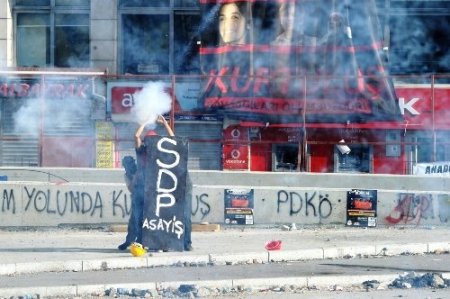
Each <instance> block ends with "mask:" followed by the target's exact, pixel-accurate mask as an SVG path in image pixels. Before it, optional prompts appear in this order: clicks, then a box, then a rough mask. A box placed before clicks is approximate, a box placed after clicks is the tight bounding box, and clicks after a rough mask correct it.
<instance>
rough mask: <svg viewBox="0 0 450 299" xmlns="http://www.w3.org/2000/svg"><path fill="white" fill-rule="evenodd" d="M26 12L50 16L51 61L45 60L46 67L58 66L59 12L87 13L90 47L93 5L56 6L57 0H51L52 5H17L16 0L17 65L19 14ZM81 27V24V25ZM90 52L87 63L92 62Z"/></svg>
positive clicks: (16, 53)
mask: <svg viewBox="0 0 450 299" xmlns="http://www.w3.org/2000/svg"><path fill="white" fill-rule="evenodd" d="M25 13H31V14H46V15H48V17H49V30H50V41H49V42H50V44H49V45H48V49H47V50H46V51H48V52H49V53H48V54H49V55H50V60H49V62H48V63H47V62H45V66H44V67H58V66H55V61H56V59H55V53H56V50H55V49H56V22H55V20H56V16H57V15H58V14H82V15H87V17H88V20H89V23H88V25H87V27H89V30H88V31H89V40H88V44H89V47H90V27H91V24H90V20H91V7H90V5H89V6H84V5H74V6H56V0H50V5H48V6H42V5H41V6H39V5H36V6H33V5H16V1H15V0H14V3H13V16H14V37H15V38H14V40H15V42H14V53H15V58H16V59H15V60H16V65H17V66H21V65H19V42H20V41H19V38H18V16H19V15H20V14H25ZM80 27H81V26H80ZM90 56H91V55H90V53H89V59H88V61H86V63H87V64H88V65H89V64H90V60H91V58H90Z"/></svg>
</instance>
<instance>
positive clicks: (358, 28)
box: [200, 0, 400, 123]
mask: <svg viewBox="0 0 450 299" xmlns="http://www.w3.org/2000/svg"><path fill="white" fill-rule="evenodd" d="M200 3H201V4H202V8H203V18H202V22H203V23H202V24H201V26H200V30H202V32H201V39H202V47H201V48H200V59H201V70H202V73H203V74H204V75H205V78H206V79H205V80H206V81H205V83H204V89H203V96H202V104H203V106H204V107H205V108H206V109H211V110H213V111H216V112H223V113H224V114H225V115H228V116H229V117H231V118H236V119H240V120H265V121H270V122H278V123H285V122H298V121H300V120H302V119H303V118H306V121H311V122H334V121H336V122H341V121H348V120H351V121H367V120H396V119H400V118H399V117H400V113H399V109H398V105H397V102H396V96H395V93H394V89H393V85H392V83H391V81H390V79H389V78H388V77H387V72H386V70H385V65H384V64H385V61H384V58H383V55H384V54H383V49H382V39H381V34H380V33H381V31H380V25H379V23H378V17H377V14H376V5H375V1H374V0H368V1H359V0H358V1H356V0H347V1H331V0H247V1H239V0H200Z"/></svg>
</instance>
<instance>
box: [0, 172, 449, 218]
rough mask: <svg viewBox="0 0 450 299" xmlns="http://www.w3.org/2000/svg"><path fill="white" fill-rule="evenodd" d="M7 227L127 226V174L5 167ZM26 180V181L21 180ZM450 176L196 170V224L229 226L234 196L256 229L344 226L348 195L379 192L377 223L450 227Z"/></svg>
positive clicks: (191, 184)
mask: <svg viewBox="0 0 450 299" xmlns="http://www.w3.org/2000/svg"><path fill="white" fill-rule="evenodd" d="M0 175H3V176H7V177H8V181H5V182H0V192H1V194H2V197H1V198H0V206H1V210H0V227H4V226H58V225H59V224H65V223H71V224H80V223H84V224H96V223H110V224H112V223H122V224H124V223H127V220H128V218H129V213H130V206H131V203H130V194H129V192H128V190H127V189H126V187H125V184H124V183H123V181H122V180H123V170H120V169H114V170H102V169H86V168H84V169H69V168H53V169H47V168H26V169H18V168H0ZM19 180H22V181H19ZM449 187H450V177H433V178H428V177H414V176H394V175H361V174H313V173H250V172H245V173H237V172H220V171H190V172H189V178H188V182H187V187H186V189H187V193H186V195H185V199H186V200H190V201H191V202H192V221H193V222H194V223H200V222H209V223H225V215H224V210H225V197H226V196H225V195H226V194H227V190H232V191H236V192H238V191H239V192H243V194H251V195H248V196H249V200H248V202H249V206H250V207H251V208H252V209H253V216H254V218H253V221H254V223H255V224H258V225H261V224H279V223H285V224H286V223H287V224H290V223H298V224H301V225H305V224H309V225H316V224H336V223H337V224H345V223H346V222H347V218H346V209H347V195H348V192H350V191H351V190H352V189H354V188H361V189H363V190H376V191H377V221H378V224H392V225H397V224H400V225H401V224H409V225H447V226H448V225H449V224H450V191H448V190H450V188H449Z"/></svg>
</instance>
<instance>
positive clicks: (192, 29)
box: [119, 1, 200, 74]
mask: <svg viewBox="0 0 450 299" xmlns="http://www.w3.org/2000/svg"><path fill="white" fill-rule="evenodd" d="M156 2H159V1H145V3H144V2H140V1H121V2H120V6H119V9H120V11H119V13H120V15H121V17H120V25H119V26H120V33H119V39H120V44H119V53H120V55H119V70H120V72H121V73H125V74H171V73H181V74H183V73H194V74H195V73H198V72H199V61H198V59H199V58H198V47H199V46H198V45H197V42H196V40H197V38H196V36H197V35H198V32H197V31H198V24H199V22H200V12H199V9H198V5H196V6H194V5H191V4H189V3H190V1H175V3H174V4H173V5H174V7H176V9H175V8H171V9H167V8H161V7H158V6H156ZM167 3H169V2H167ZM167 3H166V4H167ZM167 5H168V4H167ZM167 5H166V6H167ZM155 6H156V7H155Z"/></svg>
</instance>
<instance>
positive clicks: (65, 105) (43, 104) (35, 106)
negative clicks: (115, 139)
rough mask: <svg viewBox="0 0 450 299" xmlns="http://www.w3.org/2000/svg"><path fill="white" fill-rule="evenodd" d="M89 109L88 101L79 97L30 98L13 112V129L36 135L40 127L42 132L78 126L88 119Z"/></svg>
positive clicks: (19, 132)
mask: <svg viewBox="0 0 450 299" xmlns="http://www.w3.org/2000/svg"><path fill="white" fill-rule="evenodd" d="M90 110H91V106H90V104H89V102H88V101H82V100H80V99H77V100H67V99H65V100H62V99H44V100H43V99H37V98H36V99H30V100H28V101H26V103H25V104H24V105H23V106H21V107H20V108H19V109H18V110H17V112H16V113H14V114H13V118H14V131H15V133H17V134H24V135H31V136H33V137H37V136H38V135H39V133H40V130H41V127H42V128H43V133H44V134H46V133H50V132H62V131H64V130H66V129H67V128H70V127H78V128H79V127H80V125H82V124H83V123H87V122H88V121H89V115H90Z"/></svg>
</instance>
